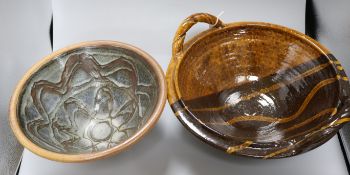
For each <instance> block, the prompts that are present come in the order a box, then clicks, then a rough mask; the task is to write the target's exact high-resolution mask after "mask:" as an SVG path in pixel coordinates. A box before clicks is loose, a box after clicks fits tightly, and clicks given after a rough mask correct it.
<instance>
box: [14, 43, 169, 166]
mask: <svg viewBox="0 0 350 175" xmlns="http://www.w3.org/2000/svg"><path fill="white" fill-rule="evenodd" d="M89 46H95V47H96V46H97V47H98V46H113V47H119V48H124V49H128V50H131V51H133V52H135V53H137V54H139V55H140V56H141V57H142V58H143V59H144V60H145V61H146V62H147V63H148V65H149V66H150V67H151V69H153V71H154V73H155V74H156V77H157V83H158V86H159V93H158V99H157V103H156V105H155V108H154V110H153V112H152V114H151V116H150V117H149V119H148V120H147V122H146V123H145V124H144V126H143V127H142V128H141V129H139V130H138V131H137V132H136V133H135V134H134V135H133V136H132V137H129V138H128V139H127V140H125V141H123V142H122V143H120V144H118V145H117V146H115V147H113V148H109V149H107V150H104V151H100V152H95V153H84V154H62V153H56V152H53V151H49V150H46V149H44V148H42V147H40V146H38V145H36V144H35V143H33V142H32V141H31V140H30V139H28V138H27V136H26V135H25V134H24V133H23V131H22V129H21V126H20V123H19V118H18V116H17V108H18V103H19V100H20V95H21V93H22V90H23V88H25V85H26V83H27V81H28V80H29V79H30V78H31V77H32V75H33V74H34V73H36V72H37V71H39V70H40V69H41V68H42V67H43V66H45V65H46V64H47V63H49V62H50V61H51V60H52V59H55V58H56V57H57V56H59V55H61V54H63V53H66V52H68V51H71V50H74V49H77V48H80V47H89ZM165 101H166V83H165V77H164V73H163V71H162V69H161V67H160V65H159V64H158V63H157V62H156V61H155V60H154V58H153V57H151V56H150V55H149V54H147V53H146V52H144V51H142V50H141V49H139V48H137V47H135V46H131V45H129V44H125V43H121V42H116V41H88V42H82V43H78V44H74V45H71V46H67V47H65V48H63V49H60V50H57V51H55V52H53V53H51V54H50V55H48V56H46V57H44V58H43V59H42V60H40V61H39V62H37V63H36V64H35V65H33V66H32V67H31V68H30V69H29V71H27V72H26V73H25V74H24V76H23V77H22V79H21V80H20V81H19V83H18V84H17V86H16V88H15V91H14V93H13V95H12V98H11V101H10V107H9V122H10V126H11V129H12V131H13V133H14V134H15V136H16V137H17V140H18V141H19V142H20V143H21V144H22V145H23V146H24V147H25V148H27V149H29V150H30V151H32V152H33V153H35V154H37V155H39V156H42V157H44V158H47V159H50V160H55V161H60V162H84V161H89V160H96V159H101V158H105V157H108V156H111V155H114V154H117V153H119V152H121V151H123V150H125V149H127V148H128V147H130V146H131V145H133V144H135V143H136V142H137V141H139V140H140V139H141V138H142V137H143V136H145V134H146V133H147V132H148V131H150V129H152V128H153V127H154V125H155V124H156V122H157V121H158V119H159V117H160V115H161V113H162V111H163V109H164V105H165Z"/></svg>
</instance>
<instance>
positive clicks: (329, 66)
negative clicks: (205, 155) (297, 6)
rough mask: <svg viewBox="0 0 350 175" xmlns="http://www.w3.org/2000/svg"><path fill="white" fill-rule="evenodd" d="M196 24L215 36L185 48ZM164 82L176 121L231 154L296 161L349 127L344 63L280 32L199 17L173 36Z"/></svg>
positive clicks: (294, 34)
mask: <svg viewBox="0 0 350 175" xmlns="http://www.w3.org/2000/svg"><path fill="white" fill-rule="evenodd" d="M197 22H206V23H209V24H212V25H213V28H212V29H210V30H208V31H205V32H203V33H201V34H199V35H197V36H195V37H194V38H193V39H191V40H190V41H188V42H187V43H186V44H185V45H184V39H185V36H186V32H187V31H188V30H189V29H190V28H191V27H192V26H193V25H194V24H196V23H197ZM183 45H184V46H183ZM167 80H168V86H169V90H168V100H169V102H170V104H171V107H172V109H173V110H174V112H175V115H176V116H177V117H178V118H179V120H180V121H181V122H182V123H183V124H184V125H185V126H186V127H187V128H188V129H189V130H190V131H191V132H193V133H194V134H195V135H197V136H198V137H199V138H201V139H202V140H204V141H205V142H207V143H209V144H211V145H214V146H215V147H217V148H219V149H222V150H224V151H226V152H227V153H229V154H233V153H234V154H238V155H245V156H251V157H258V158H265V159H266V158H281V157H288V156H293V155H297V154H300V153H303V152H306V151H308V150H311V149H313V148H315V147H317V146H319V145H321V144H322V143H324V142H326V141H328V140H329V139H330V138H331V137H332V136H333V135H334V134H336V132H337V131H338V130H339V128H340V127H341V126H342V124H343V123H345V122H348V121H349V118H347V117H349V110H350V97H349V95H350V89H349V83H348V81H349V79H348V78H347V76H346V75H345V72H344V68H343V67H342V66H341V65H340V63H339V61H337V59H336V58H335V57H334V56H333V55H332V54H330V53H329V51H328V50H327V49H325V48H324V47H323V46H321V45H320V44H319V43H317V42H316V41H314V40H312V39H311V38H309V37H307V36H305V35H304V34H301V33H299V32H297V31H294V30H291V29H288V28H285V27H282V26H278V25H273V24H268V23H258V22H242V23H232V24H223V23H222V22H221V21H220V20H219V19H217V18H216V17H214V16H212V15H209V14H194V15H192V16H190V17H189V18H187V19H186V20H185V21H184V22H183V23H182V24H181V25H180V27H179V29H178V31H177V33H176V35H175V38H174V42H173V58H172V61H171V63H170V65H169V69H168V73H167Z"/></svg>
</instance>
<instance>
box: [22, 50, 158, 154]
mask: <svg viewBox="0 0 350 175" xmlns="http://www.w3.org/2000/svg"><path fill="white" fill-rule="evenodd" d="M132 57H137V55H135V54H133V53H131V52H128V51H125V50H124V51H123V52H120V50H115V49H110V48H108V47H105V48H97V47H96V48H93V47H92V48H85V49H80V50H79V49H78V50H74V51H72V52H71V53H67V54H63V55H61V56H58V58H56V59H55V60H54V61H53V62H52V63H50V64H47V65H46V66H45V67H44V68H43V70H41V71H40V72H39V73H36V74H34V76H33V77H32V78H31V79H30V81H29V82H28V83H27V87H28V88H27V89H26V90H25V91H24V92H23V95H22V103H21V104H20V110H19V116H20V117H21V125H22V128H23V130H25V133H26V135H27V137H28V138H30V139H31V140H32V141H33V142H35V143H37V144H39V145H41V146H43V147H44V148H45V149H48V150H50V151H54V152H57V153H74V154H77V153H93V152H98V151H103V150H107V149H109V148H112V147H114V146H116V145H118V144H120V143H121V142H123V141H125V140H126V139H127V138H129V137H131V136H133V134H135V132H136V131H137V130H139V129H140V128H141V127H142V126H143V125H144V124H145V122H146V121H147V120H148V118H149V116H150V115H151V112H152V111H153V109H154V108H155V102H156V101H157V98H158V96H157V91H158V89H157V80H156V77H155V75H154V74H153V73H152V72H151V71H149V69H148V67H147V65H145V64H144V63H143V62H142V60H140V59H133V58H132Z"/></svg>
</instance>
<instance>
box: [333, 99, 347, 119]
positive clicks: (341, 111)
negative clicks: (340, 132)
mask: <svg viewBox="0 0 350 175" xmlns="http://www.w3.org/2000/svg"><path fill="white" fill-rule="evenodd" d="M337 113H338V114H337V115H339V117H338V120H337V121H336V124H337V125H339V124H343V123H348V122H350V98H348V99H347V100H345V101H344V103H343V105H342V107H341V108H340V109H339V111H338V112H337Z"/></svg>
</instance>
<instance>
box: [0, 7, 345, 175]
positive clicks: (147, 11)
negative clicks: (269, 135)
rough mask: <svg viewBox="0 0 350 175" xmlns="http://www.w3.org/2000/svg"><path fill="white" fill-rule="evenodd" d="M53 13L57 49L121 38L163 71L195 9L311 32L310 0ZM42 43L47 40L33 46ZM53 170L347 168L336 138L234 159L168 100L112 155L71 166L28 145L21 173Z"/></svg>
mask: <svg viewBox="0 0 350 175" xmlns="http://www.w3.org/2000/svg"><path fill="white" fill-rule="evenodd" d="M48 8H51V7H48ZM52 11H53V18H54V32H53V33H54V50H56V49H59V48H62V47H65V46H67V45H70V44H73V43H77V42H81V41H88V40H101V39H105V40H117V41H121V42H126V43H129V44H132V45H135V46H137V47H139V48H142V49H143V50H145V51H146V52H148V53H149V54H151V55H152V56H153V57H154V58H155V59H156V60H157V61H158V62H159V63H160V64H161V66H162V68H163V70H164V71H165V70H166V68H167V65H168V63H169V61H170V57H171V41H172V38H173V34H174V33H175V30H176V28H177V26H178V24H179V23H180V22H181V21H182V20H183V19H184V18H185V17H187V16H188V15H190V14H192V13H195V12H209V13H212V14H214V15H217V14H219V13H220V12H221V11H224V14H223V15H222V16H221V19H222V20H223V21H224V22H233V21H265V22H272V23H276V24H280V25H284V26H287V27H291V28H294V29H296V30H299V31H301V32H303V31H304V23H305V17H304V16H305V1H304V0H296V1H287V0H265V1H261V0H248V1H238V0H235V1H233V0H231V1H229V0H227V1H220V2H219V1H213V0H212V1H209V0H201V1H196V0H176V1H165V0H163V1H156V0H148V1H141V0H138V1H125V2H124V1H112V0H105V1H98V0H94V1H83V0H75V1H72V0H54V1H53V3H52ZM333 13H337V11H333ZM206 27H207V26H206V25H199V27H195V28H194V29H193V30H192V31H191V33H192V34H194V33H196V32H198V31H200V30H203V29H205V28H206ZM32 41H35V40H32ZM19 42H20V41H19ZM39 42H40V43H41V42H44V41H37V42H33V43H32V44H33V45H35V44H38V43H39ZM16 49H17V48H16ZM16 51H17V50H15V51H14V52H16ZM41 54H42V55H41ZM45 54H46V53H44V52H40V54H39V55H40V56H37V55H31V56H30V58H28V59H25V58H22V59H20V60H6V61H7V64H5V65H7V66H9V68H7V69H5V70H6V74H11V73H13V72H16V71H17V70H16V68H17V67H18V66H17V64H15V63H18V61H20V64H21V65H22V67H24V68H27V67H29V66H30V65H32V64H34V63H35V62H36V61H38V60H39V59H40V58H41V57H43V56H45ZM2 59H4V58H2ZM10 66H11V67H10ZM345 67H346V66H345ZM0 71H3V70H0ZM19 72H20V73H23V72H24V71H23V70H20V71H19ZM1 73H2V74H3V73H4V72H1ZM3 79H6V78H3ZM1 83H2V82H1ZM11 88H12V87H9V88H8V89H9V90H8V91H11V90H10V89H11ZM1 90H2V89H1ZM47 174H50V175H62V174H69V175H70V174H73V175H95V174H100V175H112V174H135V175H136V174H143V175H158V174H159V175H163V174H165V175H173V174H181V175H204V174H240V175H245V174H247V175H251V174H261V175H271V174H286V175H288V174H293V175H294V174H311V175H313V174H315V175H316V174H317V175H328V174H332V175H342V174H348V173H347V170H346V166H345V162H344V159H343V155H342V153H341V150H340V146H339V141H338V139H337V138H336V137H335V138H333V139H332V140H330V141H329V142H327V143H326V144H324V145H322V146H321V147H319V148H317V149H315V150H313V151H311V152H308V153H305V154H303V155H300V156H296V157H292V158H286V159H278V160H258V159H251V158H243V157H238V156H230V155H226V154H225V153H223V152H221V151H218V150H216V149H214V148H212V147H210V146H208V145H206V144H203V143H202V142H201V141H199V140H198V139H197V138H195V137H194V136H193V135H191V134H190V133H189V132H188V131H186V130H185V129H184V127H183V126H182V125H181V124H180V123H179V122H178V121H177V119H176V118H175V116H174V114H173V113H172V111H171V110H170V107H169V105H166V107H165V109H164V112H163V114H162V116H161V119H160V121H159V122H158V124H157V125H156V127H155V128H154V129H153V130H152V131H151V132H150V133H149V134H148V135H147V136H146V137H144V139H143V140H142V141H141V142H139V143H138V144H136V145H135V146H133V147H131V148H130V149H129V150H127V151H125V152H123V153H121V154H118V155H116V156H113V157H111V158H108V159H104V160H99V161H94V162H88V163H74V164H67V163H58V162H53V161H49V160H46V159H43V158H40V157H38V156H36V155H34V154H32V153H31V152H29V151H27V150H25V152H24V156H23V162H22V167H21V171H20V175H47Z"/></svg>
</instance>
